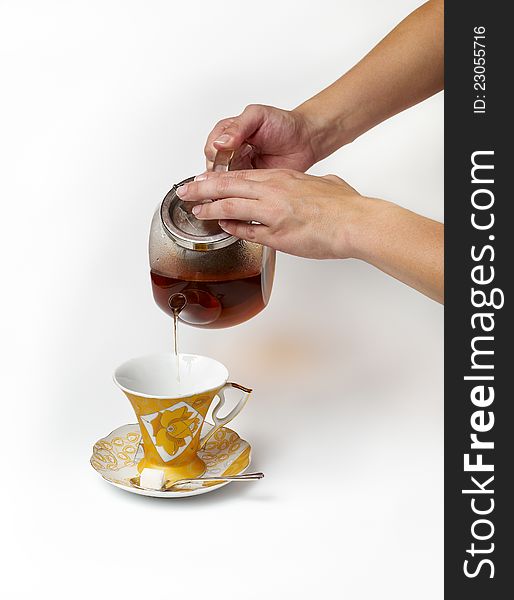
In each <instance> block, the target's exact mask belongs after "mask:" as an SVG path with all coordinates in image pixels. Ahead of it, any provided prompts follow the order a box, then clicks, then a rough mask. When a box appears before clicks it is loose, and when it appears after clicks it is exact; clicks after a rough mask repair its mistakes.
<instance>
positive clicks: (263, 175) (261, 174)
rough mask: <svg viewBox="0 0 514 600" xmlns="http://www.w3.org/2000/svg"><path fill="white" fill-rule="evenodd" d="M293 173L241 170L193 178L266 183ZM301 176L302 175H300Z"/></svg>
mask: <svg viewBox="0 0 514 600" xmlns="http://www.w3.org/2000/svg"><path fill="white" fill-rule="evenodd" d="M290 173H294V171H291V172H290V171H288V170H286V169H241V170H239V171H223V172H220V171H208V172H205V173H200V174H199V175H197V176H196V177H195V179H194V180H195V181H205V180H206V179H216V178H219V177H223V178H234V179H249V180H251V181H268V180H270V179H272V178H275V177H278V176H284V177H286V176H288V175H289V174H290ZM302 175H303V173H302ZM183 200H189V198H183Z"/></svg>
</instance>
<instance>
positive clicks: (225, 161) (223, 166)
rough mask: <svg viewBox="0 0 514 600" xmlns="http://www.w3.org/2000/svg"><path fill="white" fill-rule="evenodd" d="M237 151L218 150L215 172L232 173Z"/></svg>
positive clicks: (214, 165) (215, 158) (213, 168)
mask: <svg viewBox="0 0 514 600" xmlns="http://www.w3.org/2000/svg"><path fill="white" fill-rule="evenodd" d="M234 154H235V150H218V151H217V152H216V156H215V157H214V164H213V166H212V170H213V171H217V172H219V173H224V172H226V171H230V163H231V162H232V159H233V158H234Z"/></svg>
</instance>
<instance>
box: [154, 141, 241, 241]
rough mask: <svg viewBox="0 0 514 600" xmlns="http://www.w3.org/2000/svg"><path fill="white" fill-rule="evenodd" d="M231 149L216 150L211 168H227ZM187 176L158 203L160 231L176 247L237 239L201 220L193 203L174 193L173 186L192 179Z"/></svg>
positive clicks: (213, 223)
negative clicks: (193, 211)
mask: <svg viewBox="0 0 514 600" xmlns="http://www.w3.org/2000/svg"><path fill="white" fill-rule="evenodd" d="M233 154H234V153H233V152H232V151H230V152H229V151H218V152H217V154H216V159H215V161H214V167H213V170H214V171H228V170H229V167H230V161H231V160H232V156H233ZM193 180H194V177H189V178H188V179H184V180H183V181H181V182H179V183H176V184H175V185H174V186H173V187H172V188H171V190H170V191H169V192H168V193H167V194H166V196H165V198H164V200H163V201H162V204H161V222H162V225H163V228H164V231H165V232H166V233H167V234H168V235H169V237H171V238H172V239H173V240H174V241H175V242H176V243H177V244H178V245H179V246H182V247H183V248H188V249H189V250H199V251H204V252H205V251H208V250H218V249H219V248H225V247H226V246H230V244H233V243H234V242H236V241H237V240H238V238H236V237H235V236H233V235H230V233H227V232H226V231H223V229H221V227H220V226H219V225H218V222H217V221H205V220H204V221H202V220H200V219H197V218H196V217H195V216H194V214H193V213H192V208H193V206H195V205H196V203H195V202H183V201H182V200H181V199H180V198H179V197H178V196H177V188H178V187H180V186H181V185H183V184H184V183H189V182H190V181H193Z"/></svg>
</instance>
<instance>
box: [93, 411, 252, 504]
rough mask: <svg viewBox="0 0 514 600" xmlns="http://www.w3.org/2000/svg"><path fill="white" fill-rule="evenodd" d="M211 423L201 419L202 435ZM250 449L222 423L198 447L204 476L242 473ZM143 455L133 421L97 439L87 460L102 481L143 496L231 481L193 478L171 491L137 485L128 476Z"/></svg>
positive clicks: (179, 494)
mask: <svg viewBox="0 0 514 600" xmlns="http://www.w3.org/2000/svg"><path fill="white" fill-rule="evenodd" d="M212 427H213V425H212V424H211V423H207V422H205V421H204V423H203V426H202V432H201V433H202V436H204V435H205V434H206V433H208V432H209V430H210V429H211V428H212ZM250 453H251V447H250V444H249V443H248V442H247V441H246V440H243V439H242V438H240V437H239V436H238V435H237V433H236V432H235V431H232V429H228V427H222V428H221V429H219V430H218V431H217V432H216V433H215V434H214V435H213V436H212V437H211V438H210V439H209V441H208V442H207V444H206V445H205V447H204V448H202V450H199V451H198V456H199V457H200V458H201V459H202V460H203V461H204V463H205V464H206V465H207V470H206V471H205V473H204V474H203V477H216V476H220V475H239V474H241V473H244V471H246V469H247V468H248V467H249V465H250ZM142 457H143V448H142V444H141V431H140V429H139V425H138V424H137V423H136V424H130V425H122V426H121V427H118V428H117V429H115V430H114V431H112V432H111V433H110V434H109V435H107V436H106V437H104V438H102V439H100V440H98V442H96V444H95V445H94V446H93V455H92V456H91V460H90V462H91V466H92V467H93V469H94V470H95V471H97V472H98V473H100V475H101V476H102V477H103V478H104V479H105V481H107V482H109V483H111V484H112V485H115V486H116V487H119V488H121V489H123V490H127V492H132V493H134V494H140V495H142V496H157V497H162V498H183V497H184V496H196V495H198V494H205V493H206V492H212V491H213V490H217V489H218V488H220V487H223V486H224V485H227V484H228V483H230V481H222V482H220V483H213V482H193V483H189V484H185V485H184V486H183V487H181V489H180V490H177V491H173V492H162V491H160V490H146V489H141V488H137V487H134V486H133V485H132V484H131V483H130V479H131V478H132V477H136V476H137V475H139V473H138V471H137V467H136V465H137V463H138V462H139V461H140V460H141V458H142Z"/></svg>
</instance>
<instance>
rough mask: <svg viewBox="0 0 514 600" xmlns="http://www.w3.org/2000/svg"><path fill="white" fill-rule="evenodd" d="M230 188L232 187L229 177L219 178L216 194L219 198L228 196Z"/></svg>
mask: <svg viewBox="0 0 514 600" xmlns="http://www.w3.org/2000/svg"><path fill="white" fill-rule="evenodd" d="M229 186H230V180H229V178H228V177H218V178H217V179H216V186H215V190H216V194H217V195H218V196H223V195H224V194H226V192H227V190H228V188H229Z"/></svg>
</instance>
